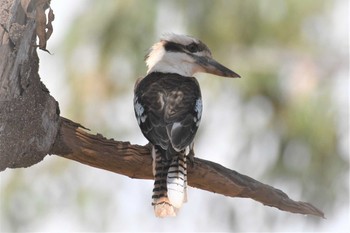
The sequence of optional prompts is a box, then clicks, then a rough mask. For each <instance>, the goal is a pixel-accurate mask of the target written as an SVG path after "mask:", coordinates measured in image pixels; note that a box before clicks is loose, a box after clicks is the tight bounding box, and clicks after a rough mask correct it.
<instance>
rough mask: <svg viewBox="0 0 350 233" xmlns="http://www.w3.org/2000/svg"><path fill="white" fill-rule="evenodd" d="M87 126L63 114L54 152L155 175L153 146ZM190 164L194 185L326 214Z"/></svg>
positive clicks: (246, 180)
mask: <svg viewBox="0 0 350 233" xmlns="http://www.w3.org/2000/svg"><path fill="white" fill-rule="evenodd" d="M84 129H85V128H84V127H82V126H81V125H79V124H77V123H74V122H72V121H70V120H68V119H65V118H62V117H61V124H60V129H59V134H58V137H57V139H56V143H55V145H54V147H53V148H52V150H51V151H50V153H51V154H56V155H59V156H62V157H64V158H67V159H71V160H75V161H78V162H80V163H83V164H86V165H89V166H93V167H96V168H100V169H104V170H108V171H111V172H115V173H118V174H122V175H125V176H129V177H131V178H137V179H153V176H152V168H151V166H152V158H151V156H150V147H149V146H147V145H146V146H139V145H131V144H130V143H129V142H119V141H114V140H113V139H106V138H104V137H103V136H102V135H99V134H98V135H92V134H89V133H87V132H86V130H84ZM188 167H189V168H188V169H189V170H188V183H189V185H190V186H192V187H195V188H199V189H203V190H207V191H210V192H214V193H219V194H222V195H225V196H230V197H245V198H251V199H254V200H256V201H259V202H261V203H262V204H264V205H268V206H272V207H276V208H278V209H280V210H283V211H289V212H292V213H299V214H308V215H315V216H319V217H324V214H323V212H322V211H320V210H319V209H317V208H316V207H314V206H313V205H311V204H309V203H306V202H297V201H293V200H292V199H290V198H289V197H288V196H287V195H286V194H285V193H284V192H282V191H281V190H278V189H275V188H273V187H271V186H269V185H265V184H263V183H261V182H259V181H256V180H254V179H252V178H250V177H248V176H245V175H242V174H239V173H238V172H236V171H233V170H230V169H228V168H225V167H223V166H221V165H219V164H217V163H213V162H210V161H207V160H203V159H199V158H195V161H194V167H193V168H191V166H188Z"/></svg>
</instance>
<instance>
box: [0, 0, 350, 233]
mask: <svg viewBox="0 0 350 233" xmlns="http://www.w3.org/2000/svg"><path fill="white" fill-rule="evenodd" d="M116 2H117V3H116ZM144 2H147V3H149V5H147V4H141V2H135V1H128V3H125V2H122V1H114V2H113V1H105V2H103V3H101V4H98V3H96V2H95V3H94V1H88V0H78V1H57V0H53V1H52V8H53V10H54V13H55V15H56V18H55V21H54V24H53V26H54V33H53V35H52V37H51V39H50V40H49V42H48V49H49V50H50V52H51V53H52V54H53V55H49V54H47V53H45V52H42V51H38V53H39V57H40V76H41V78H42V81H43V83H44V84H45V85H46V86H47V87H48V89H49V90H50V92H51V95H52V96H53V97H54V98H55V99H56V100H57V101H58V102H59V104H60V109H61V115H62V116H64V117H68V118H70V119H72V120H74V121H77V122H79V123H81V124H82V125H84V126H86V127H87V128H90V129H91V130H92V132H99V133H102V134H103V135H105V136H106V137H107V138H111V137H113V138H115V139H116V140H123V141H130V142H131V143H135V144H146V143H147V142H146V140H145V139H144V138H143V136H142V134H141V133H140V130H139V129H138V126H137V124H136V120H135V119H134V114H133V108H132V97H133V92H132V91H133V83H134V81H135V80H136V78H137V77H138V76H141V75H143V74H144V73H145V71H146V68H145V66H144V65H143V56H144V54H145V53H146V51H147V49H148V48H149V47H150V46H151V45H152V43H154V42H156V41H157V40H158V38H159V36H160V34H161V33H163V32H169V31H173V32H179V33H183V34H190V35H193V36H196V37H197V36H198V37H199V38H200V39H201V40H203V41H204V42H205V43H207V45H208V46H209V48H211V49H212V53H213V56H214V57H215V58H217V60H219V61H220V62H221V63H222V64H225V65H227V66H228V67H230V68H232V69H233V70H235V71H236V72H237V73H239V74H241V75H242V77H243V78H242V79H240V80H239V82H237V81H236V80H225V79H220V78H218V79H216V78H212V77H211V76H208V75H202V74H200V75H197V77H198V79H199V82H200V84H201V86H202V95H203V99H204V111H203V119H202V123H201V128H200V130H199V133H198V137H197V141H196V142H197V144H196V154H197V155H199V156H200V157H201V158H204V159H208V160H211V161H214V162H217V163H220V164H222V165H224V166H226V167H230V168H232V169H234V170H236V171H238V172H240V173H242V174H245V175H248V176H251V177H253V178H255V179H257V180H259V181H262V182H264V183H267V184H270V185H272V186H274V187H276V188H279V189H281V190H283V191H285V192H286V193H287V194H288V195H289V196H290V197H291V198H292V199H294V200H300V201H308V202H311V203H313V204H315V205H316V206H320V208H321V209H323V210H324V212H325V214H326V217H327V219H325V220H319V219H317V218H315V217H310V216H302V215H296V214H290V213H285V212H281V211H279V210H277V209H275V208H270V207H265V206H263V205H261V204H260V203H258V202H255V201H252V200H246V199H238V198H237V199H231V198H228V197H224V196H221V195H218V194H213V193H209V192H206V191H202V190H198V189H193V188H190V190H189V202H188V203H187V204H185V205H184V207H183V208H182V209H181V211H180V213H179V215H178V217H176V218H169V219H157V218H155V217H154V215H153V210H152V206H151V204H150V203H151V193H152V187H153V182H152V181H145V180H133V179H130V178H128V177H123V176H120V175H117V174H113V173H110V172H107V171H103V170H99V169H95V168H92V167H87V166H85V165H81V164H78V163H76V162H73V161H68V160H65V159H63V158H60V157H57V156H54V155H52V156H47V157H46V158H45V159H44V161H42V162H41V163H39V164H37V165H35V166H32V167H30V168H27V169H16V170H9V169H7V170H6V171H4V172H2V173H1V185H0V188H1V193H0V198H1V199H0V201H1V206H0V209H1V213H0V214H1V215H0V224H1V225H0V227H1V228H0V229H1V232H7V231H17V232H29V231H41V232H71V231H99V232H102V231H136V232H139V231H189V232H192V231H237V232H243V231H244V232H246V231H248V232H260V231H269V232H281V231H283V232H304V231H305V232H306V231H327V232H349V230H350V225H349V170H348V166H349V119H348V117H349V88H350V86H349V79H348V77H349V41H348V39H349V32H348V30H349V13H348V10H349V4H348V2H347V1H341V0H338V1H316V2H322V4H328V5H329V9H328V10H326V11H324V12H323V11H322V12H320V13H319V14H317V13H314V14H312V15H311V16H310V17H306V19H307V20H305V22H303V24H302V26H301V28H302V31H303V30H304V31H303V33H302V34H303V36H304V37H305V38H304V40H305V41H307V43H306V46H305V45H304V44H303V42H295V41H294V40H292V39H290V41H288V38H291V37H293V36H292V34H294V32H291V36H290V37H283V36H281V37H282V39H281V40H280V41H282V43H283V45H285V44H288V45H286V47H287V48H286V49H283V50H278V49H276V48H277V47H278V46H280V44H278V43H281V42H280V41H277V39H276V38H275V37H278V35H279V31H280V30H281V31H283V27H284V24H283V23H281V24H277V25H279V26H278V27H277V28H276V29H274V30H272V31H270V32H269V31H268V30H267V29H266V31H267V32H266V34H263V35H266V37H261V39H260V41H258V42H256V41H255V42H254V40H253V39H252V40H253V42H252V43H251V44H250V45H246V44H245V43H243V42H240V43H239V41H240V40H239V35H233V36H232V38H233V39H228V38H231V37H230V34H229V32H227V29H225V22H227V21H228V20H234V19H235V20H237V18H234V16H232V17H233V18H232V19H231V18H224V17H226V15H225V11H223V10H221V11H219V12H222V15H223V18H222V21H220V19H221V18H220V19H218V22H219V24H218V25H222V27H223V29H222V30H221V31H217V32H215V33H214V32H213V31H212V29H211V30H209V29H206V28H205V26H204V25H207V24H206V23H207V22H203V25H201V26H202V27H203V28H204V29H203V30H202V31H201V29H202V28H201V27H200V26H198V24H196V25H195V26H194V29H193V28H192V29H191V27H190V26H188V24H189V22H192V21H191V20H196V18H191V17H195V16H196V14H197V15H200V14H201V11H199V10H198V11H196V12H194V11H193V12H192V11H191V10H188V9H192V10H193V9H202V10H203V9H204V8H200V7H199V5H196V4H198V3H199V4H201V2H196V1H191V3H193V5H194V6H197V7H198V8H196V7H193V8H188V6H187V5H186V4H184V5H186V6H183V7H184V9H185V10H183V8H181V4H179V5H180V7H179V6H178V5H177V4H176V3H175V2H173V1H162V2H161V1H143V3H144ZM203 2H205V4H207V5H208V6H211V7H213V9H212V10H213V11H214V10H215V9H214V8H216V7H218V6H219V5H221V7H223V8H220V9H225V6H226V8H229V7H230V6H231V5H230V4H228V2H227V1H215V4H216V5H215V7H214V5H212V4H211V2H210V1H203ZM236 2H238V1H236ZM248 2H250V3H251V1H248ZM266 2H267V3H266ZM266 2H265V3H261V4H260V5H259V7H260V8H259V9H260V12H263V13H262V14H265V18H266V20H270V21H269V22H270V23H271V24H274V22H283V18H284V16H285V15H288V14H287V13H288V12H289V11H292V14H291V15H293V14H297V13H298V9H302V8H303V7H301V8H297V7H296V8H288V7H286V6H287V4H286V5H284V4H283V1H279V2H278V3H277V2H276V1H266ZM286 2H287V1H286ZM288 2H289V3H290V1H288ZM306 2H307V4H305V7H306V6H309V5H312V6H313V5H317V4H314V2H315V1H306ZM181 3H184V2H181ZM322 4H320V5H322ZM203 5H204V4H203ZM253 5H254V4H253ZM148 6H149V7H150V8H151V11H152V8H155V9H156V13H155V15H156V16H155V19H154V26H153V31H152V32H148V31H147V29H145V31H144V32H142V33H141V32H140V33H139V35H144V37H142V38H140V36H139V38H136V39H135V40H136V41H138V40H137V39H139V41H140V43H139V44H138V43H137V42H136V43H135V44H132V43H128V41H131V40H132V38H131V37H130V40H129V35H133V33H136V32H132V30H133V28H132V26H130V25H128V23H129V18H128V17H130V21H131V20H132V19H134V18H137V14H140V15H141V16H143V13H142V12H148V11H149V10H150V9H149V8H147V7H148ZM292 6H294V5H293V4H292ZM142 7H144V8H142ZM271 7H274V10H273V11H271V9H272V8H271ZM115 8H118V9H119V11H115V12H117V13H119V14H121V15H122V14H125V15H126V16H125V17H126V19H127V20H126V21H123V22H121V25H119V24H118V21H115V25H117V24H118V27H122V26H123V25H124V24H125V25H126V26H125V27H126V29H125V28H123V29H120V32H124V33H117V34H118V35H117V38H120V42H119V41H118V43H117V44H118V45H120V46H122V48H121V49H120V51H119V50H117V51H116V52H115V51H114V50H112V51H113V52H111V54H112V55H109V56H110V57H108V56H107V55H99V53H100V48H99V45H100V44H103V43H106V41H105V40H106V37H107V38H109V37H108V36H104V37H103V36H102V37H100V36H101V35H104V34H103V33H101V32H100V31H99V30H101V31H102V30H103V29H104V25H105V24H107V23H108V22H109V20H110V19H111V18H112V16H113V14H115V13H114V11H113V9H115ZM135 8H141V10H140V9H138V10H140V11H137V10H135V11H134V10H130V9H135ZM270 8H271V9H270ZM120 9H121V10H120ZM143 9H144V10H143ZM181 9H182V10H181ZM269 9H270V10H269ZM123 10H124V11H126V13H125V12H123ZM210 10H211V9H209V12H210ZM216 10H217V9H216ZM187 11H188V12H187ZM230 11H231V9H229V10H228V12H230ZM183 12H185V13H183ZM186 12H187V13H186ZM316 12H317V11H316ZM147 14H148V13H147ZM147 14H146V16H147ZM149 14H150V13H149ZM111 15H112V16H111ZM150 15H151V14H150ZM141 16H140V17H141ZM148 16H149V15H148ZM198 17H199V16H198ZM218 17H219V16H214V18H215V19H216V18H218ZM78 18H80V19H78ZM94 19H99V20H100V21H98V23H97V22H95V21H94ZM147 19H148V18H146V20H147ZM248 19H249V18H248ZM291 20H293V18H292V19H291ZM132 22H134V21H132ZM135 22H136V24H135V25H137V23H140V24H141V22H142V23H145V22H143V21H137V20H136V21H135ZM135 22H134V23H135ZM220 23H221V24H220ZM252 23H254V22H250V21H242V22H240V23H236V24H234V25H236V26H237V27H240V29H236V28H233V29H232V33H233V32H235V30H236V32H242V34H244V33H246V36H247V37H246V38H252V37H254V33H255V30H256V31H259V26H257V27H253V28H250V27H249V30H248V32H244V28H245V27H248V26H249V25H250V24H252ZM242 24H243V26H242ZM74 25H75V26H74ZM77 25H78V26H77ZM112 25H113V24H112ZM209 25H210V24H209ZM115 27H117V26H115ZM196 27H197V28H196ZM89 28H93V29H94V30H96V31H93V30H92V31H89ZM129 28H131V32H130V29H129ZM286 28H287V29H286V30H288V27H287V26H286ZM110 30H111V31H113V27H112V28H111V29H110ZM134 30H135V31H136V30H140V29H139V28H138V27H135V29H134ZM141 30H142V29H141ZM206 30H209V31H210V32H211V33H208V32H206ZM230 30H231V29H230ZM239 30H241V31H239ZM252 31H253V32H254V33H253V32H252ZM221 32H222V35H221V37H220V40H219V39H218V38H219V36H218V38H215V35H216V34H220V33H221ZM99 33H100V34H99ZM250 33H251V35H250ZM260 33H261V32H260ZM281 33H282V32H281ZM283 33H285V32H283ZM136 34H137V33H136ZM210 34H213V35H211V36H210ZM201 35H202V36H201ZM255 36H257V35H255ZM110 38H114V37H112V36H110ZM259 38H260V37H259ZM274 39H276V41H273V40H274ZM245 40H246V39H245ZM125 41H126V42H125ZM207 41H208V42H207ZM232 41H236V44H237V45H233V46H232V48H230V49H228V50H227V51H230V55H227V53H228V52H227V51H226V50H225V48H227V46H228V45H230V44H233V43H234V42H232ZM287 41H288V42H287ZM110 43H111V44H112V45H113V42H110ZM297 43H298V45H295V44H297ZM121 44H122V45H121ZM299 44H301V45H299ZM310 44H311V45H312V44H313V46H314V47H312V46H311V45H310ZM307 45H309V47H312V49H309V47H307ZM133 46H134V47H135V51H136V52H135V51H133V53H135V54H136V55H135V58H133V57H132V58H130V59H129V60H128V59H124V58H123V54H126V53H131V52H130V51H131V49H133ZM303 46H305V51H304V52H303V53H302V52H300V50H302V49H301V48H303ZM139 47H140V48H139ZM112 48H113V46H112ZM138 48H139V50H137V49H138ZM324 50H326V51H327V53H326V54H325V53H323V52H322V51H324ZM281 51H282V52H281ZM105 53H106V52H105ZM67 54H68V55H67ZM107 54H108V50H107ZM235 54H239V55H235ZM128 55H129V54H128ZM104 56H105V57H104ZM101 57H102V59H106V61H108V62H110V64H112V65H111V67H107V68H106V67H104V66H103V64H105V63H103V64H102V65H101V67H102V68H101V67H97V68H96V66H97V65H96V64H98V63H99V62H100V60H101ZM106 57H107V58H106ZM339 58H341V59H339ZM133 59H134V60H133ZM130 60H131V61H132V62H130ZM229 61H230V62H229ZM253 62H255V63H253ZM277 63H278V65H277ZM135 64H137V69H135V70H136V71H135V70H134V67H135ZM282 64H283V65H282ZM322 64H325V67H322ZM329 64H331V65H329ZM268 67H273V68H275V67H278V72H277V74H276V76H274V77H276V78H274V80H277V85H278V90H279V91H280V92H281V93H283V94H280V95H279V97H278V98H280V99H283V98H286V100H285V101H286V102H288V98H290V99H298V98H299V97H300V96H301V97H303V98H305V99H302V100H301V101H302V102H303V101H305V103H306V100H307V101H308V100H309V99H308V98H311V99H313V98H316V99H317V98H323V97H324V96H328V97H327V98H329V101H330V102H324V103H322V104H320V105H317V107H315V109H311V112H312V113H308V114H311V116H314V115H312V114H315V112H316V113H318V112H320V113H321V114H324V113H325V114H326V115H327V114H329V115H332V116H333V114H334V119H335V123H334V126H333V131H334V132H335V134H336V138H337V142H336V143H335V144H336V148H337V149H336V151H335V153H337V154H338V155H339V161H342V162H337V163H334V164H333V163H330V164H329V167H322V166H321V165H320V167H319V168H317V167H316V168H314V167H312V166H313V165H314V160H313V155H314V153H315V151H317V150H314V149H312V148H313V147H311V146H309V144H308V143H305V142H304V141H303V140H301V139H299V138H297V139H293V137H291V138H292V139H291V140H290V141H288V143H287V146H286V147H285V148H284V149H283V150H282V151H283V156H282V160H279V158H280V153H282V152H280V151H281V149H280V148H281V144H283V138H284V137H282V136H281V134H283V132H284V131H288V130H287V129H285V130H274V128H273V126H271V125H279V124H281V122H280V118H278V117H276V115H278V112H279V111H277V110H276V107H275V102H274V101H272V100H271V98H272V97H271V96H269V95H267V94H266V95H265V94H264V92H261V93H260V92H258V91H257V90H260V89H259V85H264V84H263V83H261V82H260V83H258V84H256V83H253V81H254V78H260V76H263V75H265V74H266V73H264V72H265V71H266V70H267V69H268ZM329 67H331V68H329ZM252 69H256V70H257V71H256V73H254V74H253V73H249V72H250V71H249V70H252ZM275 69H277V68H275ZM106 70H107V71H106ZM101 71H102V74H101ZM104 71H106V73H104ZM326 72H329V74H328V73H327V74H326ZM124 74H125V75H124ZM254 75H256V76H254ZM110 77H114V78H116V80H114V79H113V78H110ZM287 77H288V78H287ZM324 77H331V78H332V80H330V81H326V82H325V80H324V79H325V78H324ZM252 80H253V81H252ZM268 80H269V79H268ZM246 83H248V84H246ZM246 85H249V86H250V87H249V88H251V86H252V85H256V86H257V87H256V88H257V89H256V90H255V92H257V93H258V94H256V93H255V92H254V91H252V90H251V89H249V88H248V87H246ZM326 86H329V89H327V88H326ZM110 87H111V89H112V90H111V89H110ZM248 92H252V93H253V92H254V93H253V94H251V96H249V95H247V94H246V93H248ZM272 92H273V91H272ZM248 96H249V97H248ZM301 97H300V98H301ZM326 100H327V101H328V99H326ZM297 106H298V105H297ZM327 106H328V107H327ZM326 107H327V108H326ZM282 110H283V109H282ZM282 114H283V113H282ZM284 114H286V113H285V112H284ZM295 114H300V113H295ZM306 116H310V115H306ZM320 117H321V116H320ZM312 119H314V121H316V119H315V118H312ZM332 119H333V118H332ZM308 121H310V119H308ZM311 121H312V120H311ZM322 122H323V121H322ZM322 122H321V123H320V124H323V123H322ZM309 124H311V122H310V123H307V125H309ZM320 127H321V126H320ZM294 128H296V127H292V129H294ZM333 131H332V132H333ZM288 132H289V131H288ZM322 132H324V131H321V133H320V135H316V134H315V135H313V136H314V137H315V138H317V140H318V139H320V140H321V139H322V138H323V137H320V136H321V134H322ZM326 142H327V141H326ZM310 144H311V143H310ZM242 154H246V156H242ZM336 159H338V157H337V158H334V159H331V160H330V161H335V160H336ZM278 161H279V162H280V163H282V165H278ZM316 161H319V160H316ZM337 161H338V160H337ZM276 164H277V165H276ZM283 164H284V165H283ZM287 165H288V166H287ZM311 167H312V169H314V171H315V174H314V173H305V170H311ZM283 168H285V169H283ZM333 168H334V170H338V171H339V173H337V172H336V171H335V172H334V174H332V175H330V176H324V177H323V173H327V172H328V170H333ZM322 169H327V172H326V170H322ZM313 174H314V175H315V177H316V178H317V177H321V178H320V180H318V179H317V180H316V178H315V177H314V176H313ZM322 179H324V180H330V181H327V182H329V183H327V182H326V181H324V182H322ZM329 184H334V186H329ZM301 186H302V188H301ZM328 189H334V192H332V193H330V194H329V195H325V196H323V193H326V192H327V190H328Z"/></svg>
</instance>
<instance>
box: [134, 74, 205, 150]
mask: <svg viewBox="0 0 350 233" xmlns="http://www.w3.org/2000/svg"><path fill="white" fill-rule="evenodd" d="M134 106H135V115H136V118H137V119H138V123H139V125H140V128H141V130H142V132H143V134H144V135H145V137H146V138H147V139H148V140H149V141H150V142H151V143H152V144H153V145H159V146H161V147H162V148H163V149H164V150H166V149H168V147H169V146H170V145H171V146H172V147H173V148H174V149H175V150H183V149H185V148H186V147H187V146H189V144H190V143H191V142H192V141H193V138H194V136H195V134H196V131H197V128H198V126H199V121H200V118H201V112H202V105H201V92H200V88H199V85H198V82H197V80H196V79H195V78H193V77H184V76H181V75H178V74H173V73H158V72H154V73H150V74H148V75H147V76H146V77H145V78H143V79H142V80H141V81H139V82H138V84H137V86H136V87H135V98H134Z"/></svg>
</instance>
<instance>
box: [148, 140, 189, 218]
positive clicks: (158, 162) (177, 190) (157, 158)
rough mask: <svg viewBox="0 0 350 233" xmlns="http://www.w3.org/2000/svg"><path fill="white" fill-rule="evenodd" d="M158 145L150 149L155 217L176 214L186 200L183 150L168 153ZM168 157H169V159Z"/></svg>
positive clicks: (185, 173)
mask: <svg viewBox="0 0 350 233" xmlns="http://www.w3.org/2000/svg"><path fill="white" fill-rule="evenodd" d="M167 153H168V151H165V150H163V149H162V148H160V147H158V146H154V147H153V149H152V157H153V175H154V178H155V181H154V188H153V196H152V198H153V202H152V205H153V206H154V213H155V215H156V216H157V217H166V216H176V213H177V211H178V209H179V208H181V206H182V204H183V203H185V202H187V164H186V155H185V152H176V154H172V155H169V154H167ZM169 158H171V159H170V160H169Z"/></svg>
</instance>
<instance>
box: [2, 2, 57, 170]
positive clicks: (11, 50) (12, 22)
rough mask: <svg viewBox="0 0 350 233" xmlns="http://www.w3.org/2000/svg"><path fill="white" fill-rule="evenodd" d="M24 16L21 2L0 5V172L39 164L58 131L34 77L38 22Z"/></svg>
mask: <svg viewBox="0 0 350 233" xmlns="http://www.w3.org/2000/svg"><path fill="white" fill-rule="evenodd" d="M22 2H25V1H22ZM28 16H29V15H28V14H27V13H26V12H25V11H24V9H23V7H22V5H21V1H20V0H16V1H13V0H7V1H6V0H5V1H1V5H0V20H1V21H0V24H1V27H0V39H1V40H0V171H2V170H4V169H6V168H18V167H28V166H30V165H33V164H35V163H37V162H39V161H41V160H42V159H43V158H44V157H45V155H46V154H47V152H48V151H49V150H50V148H51V146H52V145H53V143H54V141H55V137H56V135H57V130H58V122H59V121H58V120H59V109H58V104H57V102H56V101H55V99H54V98H53V97H52V96H50V94H49V91H48V90H47V89H46V87H45V86H44V84H43V83H41V81H40V77H39V75H38V69H39V59H38V56H37V52H36V47H35V46H34V45H35V38H36V33H35V32H36V30H35V29H36V28H37V25H36V20H35V18H30V17H28Z"/></svg>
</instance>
